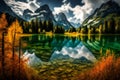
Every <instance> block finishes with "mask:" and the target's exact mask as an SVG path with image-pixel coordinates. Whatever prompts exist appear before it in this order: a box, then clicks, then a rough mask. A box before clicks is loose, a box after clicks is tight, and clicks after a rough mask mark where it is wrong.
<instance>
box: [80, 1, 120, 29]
mask: <svg viewBox="0 0 120 80" xmlns="http://www.w3.org/2000/svg"><path fill="white" fill-rule="evenodd" d="M119 16H120V6H119V5H118V4H117V3H116V2H115V1H113V0H110V1H108V2H106V3H103V4H102V5H101V6H100V8H97V9H96V10H95V11H94V13H93V14H92V15H90V16H89V17H88V18H87V19H86V20H85V21H84V22H83V24H82V25H81V27H84V26H99V25H100V24H104V21H109V20H111V19H112V18H114V19H115V18H117V17H119Z"/></svg>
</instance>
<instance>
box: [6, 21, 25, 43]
mask: <svg viewBox="0 0 120 80" xmlns="http://www.w3.org/2000/svg"><path fill="white" fill-rule="evenodd" d="M21 33H23V29H22V27H21V26H20V24H19V22H18V20H15V21H14V22H13V23H12V24H11V26H10V27H9V28H8V39H9V42H11V43H12V42H13V41H18V40H19V38H20V34H21Z"/></svg>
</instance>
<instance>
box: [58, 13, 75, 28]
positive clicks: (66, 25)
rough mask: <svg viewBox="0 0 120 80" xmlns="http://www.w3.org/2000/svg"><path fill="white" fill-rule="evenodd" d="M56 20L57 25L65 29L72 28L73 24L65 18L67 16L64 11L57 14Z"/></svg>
mask: <svg viewBox="0 0 120 80" xmlns="http://www.w3.org/2000/svg"><path fill="white" fill-rule="evenodd" d="M57 22H58V25H60V26H64V28H65V29H69V28H72V27H73V26H72V25H71V24H70V22H69V21H68V20H67V17H66V16H65V14H64V13H59V14H58V15H57Z"/></svg>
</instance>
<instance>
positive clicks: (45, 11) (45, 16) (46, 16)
mask: <svg viewBox="0 0 120 80" xmlns="http://www.w3.org/2000/svg"><path fill="white" fill-rule="evenodd" d="M35 13H36V14H37V15H36V16H35V17H37V18H38V19H40V20H43V21H52V22H53V23H54V24H56V20H55V18H54V15H53V14H52V11H51V10H50V8H49V6H48V5H47V4H45V5H43V6H41V7H40V8H38V9H37V10H36V11H35Z"/></svg>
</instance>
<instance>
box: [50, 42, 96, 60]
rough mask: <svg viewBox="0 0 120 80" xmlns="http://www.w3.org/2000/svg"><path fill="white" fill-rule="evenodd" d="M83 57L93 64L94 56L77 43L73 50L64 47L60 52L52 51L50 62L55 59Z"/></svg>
mask: <svg viewBox="0 0 120 80" xmlns="http://www.w3.org/2000/svg"><path fill="white" fill-rule="evenodd" d="M83 57H84V58H86V59H87V60H90V61H93V62H94V61H95V60H96V58H95V57H94V55H93V54H92V53H91V52H90V51H89V50H88V49H87V48H86V47H85V46H84V45H83V44H82V43H79V44H78V45H77V46H76V47H75V48H72V47H66V46H64V47H63V48H62V50H61V51H57V50H56V51H54V53H53V55H52V57H51V60H53V59H57V58H58V59H59V58H61V59H62V58H73V59H80V58H83Z"/></svg>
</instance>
